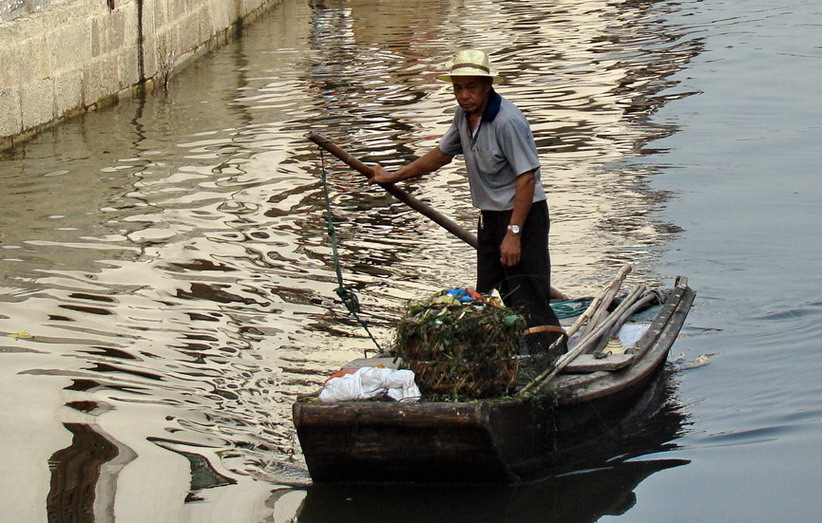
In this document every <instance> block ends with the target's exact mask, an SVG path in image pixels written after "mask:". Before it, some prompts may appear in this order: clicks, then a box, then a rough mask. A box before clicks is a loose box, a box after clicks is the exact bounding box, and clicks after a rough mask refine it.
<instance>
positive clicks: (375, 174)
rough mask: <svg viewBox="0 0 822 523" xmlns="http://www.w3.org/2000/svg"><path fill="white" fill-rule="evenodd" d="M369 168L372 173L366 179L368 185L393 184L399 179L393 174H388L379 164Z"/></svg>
mask: <svg viewBox="0 0 822 523" xmlns="http://www.w3.org/2000/svg"><path fill="white" fill-rule="evenodd" d="M370 167H371V169H372V171H371V176H369V177H368V183H378V184H386V183H394V182H396V181H397V180H398V179H399V178H398V177H397V176H396V175H395V174H394V173H389V172H388V171H386V170H385V169H383V168H382V166H381V165H379V164H374V165H371V166H370Z"/></svg>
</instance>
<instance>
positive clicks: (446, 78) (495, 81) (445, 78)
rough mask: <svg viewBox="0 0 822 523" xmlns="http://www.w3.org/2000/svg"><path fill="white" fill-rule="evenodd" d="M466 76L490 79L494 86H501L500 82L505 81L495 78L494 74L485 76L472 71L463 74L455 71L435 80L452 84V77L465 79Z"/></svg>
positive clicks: (485, 74) (498, 77)
mask: <svg viewBox="0 0 822 523" xmlns="http://www.w3.org/2000/svg"><path fill="white" fill-rule="evenodd" d="M466 76H477V77H481V78H491V82H492V83H493V84H494V85H497V84H501V83H502V82H504V81H505V79H503V78H502V77H500V76H497V75H494V74H487V73H477V72H476V71H475V70H473V69H472V70H469V71H468V72H464V73H460V72H459V70H456V71H454V72H452V73H451V74H444V75H442V76H438V77H437V80H440V81H443V82H448V83H454V80H453V79H454V77H466Z"/></svg>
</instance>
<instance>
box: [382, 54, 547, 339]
mask: <svg viewBox="0 0 822 523" xmlns="http://www.w3.org/2000/svg"><path fill="white" fill-rule="evenodd" d="M438 79H440V80H443V81H446V82H451V84H452V86H453V89H454V97H455V98H456V100H457V103H458V104H459V107H458V108H457V111H456V114H455V115H454V121H453V123H452V124H451V127H450V128H449V129H448V131H447V132H446V133H445V135H443V137H442V138H441V139H440V142H439V145H438V146H437V147H435V148H434V149H432V150H431V151H429V152H428V153H427V154H425V155H424V156H422V157H420V158H418V159H416V160H414V161H413V162H411V163H410V164H407V165H405V166H403V167H401V168H399V169H397V170H396V171H394V172H392V173H389V172H387V171H386V170H385V169H383V168H382V167H381V166H379V165H376V166H374V172H373V175H372V176H371V178H369V182H370V183H394V182H398V181H400V180H405V179H407V178H411V177H415V176H421V175H424V174H428V173H431V172H434V171H436V170H437V169H439V168H441V167H443V166H444V165H446V164H448V163H450V162H451V160H452V159H453V157H454V156H456V155H457V154H462V155H463V156H464V159H465V166H466V170H467V171H468V182H469V186H470V189H471V198H472V202H473V204H474V206H475V207H477V208H479V209H480V211H481V215H480V220H479V226H478V230H477V232H478V233H477V240H478V244H479V245H478V248H477V291H479V292H483V293H487V292H490V291H491V290H492V289H493V288H497V289H498V290H499V291H500V293H501V294H502V296H503V300H504V301H505V303H506V304H507V305H508V306H510V307H512V308H514V309H517V310H519V311H520V312H521V313H522V314H523V315H524V316H525V318H526V321H527V322H528V326H529V327H531V329H530V330H531V332H533V333H534V335H533V336H529V337H528V342H529V343H528V344H529V347H530V351H531V352H536V351H540V350H544V349H546V348H547V345H548V344H549V343H550V342H551V341H553V340H554V339H556V338H558V337H559V335H560V334H559V333H560V332H562V331H561V328H559V320H558V319H557V317H556V315H555V314H554V312H553V310H552V309H551V307H550V305H549V302H550V299H551V292H550V291H551V285H550V273H551V261H550V256H549V253H548V230H549V225H550V223H549V216H548V204H547V201H546V197H545V192H544V190H543V187H542V182H541V179H540V169H539V158H538V155H537V147H536V144H535V143H534V137H533V135H532V133H531V129H530V126H529V125H528V121H527V120H526V119H525V116H524V115H523V114H522V112H520V110H519V109H517V107H516V106H515V105H514V104H512V103H511V102H510V101H508V100H506V99H505V98H503V97H502V96H500V95H499V94H497V92H496V91H495V90H494V88H493V85H494V84H498V83H501V82H502V79H501V78H500V77H499V76H496V75H493V74H491V69H490V67H489V60H488V55H486V54H485V52H483V51H480V50H475V49H469V50H463V51H460V52H459V53H457V55H456V57H455V59H454V63H453V65H452V66H451V72H450V73H449V74H447V75H443V76H440V77H438Z"/></svg>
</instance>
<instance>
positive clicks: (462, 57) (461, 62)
mask: <svg viewBox="0 0 822 523" xmlns="http://www.w3.org/2000/svg"><path fill="white" fill-rule="evenodd" d="M454 76H487V77H488V78H492V79H493V83H495V84H500V83H502V82H503V80H502V78H500V77H499V76H497V75H495V74H492V73H491V67H490V64H489V62H488V55H487V54H486V53H485V51H480V50H479V49H464V50H462V51H460V52H458V53H457V56H455V57H454V63H453V64H452V65H451V72H450V73H449V74H444V75H442V76H438V77H437V80H442V81H443V82H452V81H453V80H452V77H454Z"/></svg>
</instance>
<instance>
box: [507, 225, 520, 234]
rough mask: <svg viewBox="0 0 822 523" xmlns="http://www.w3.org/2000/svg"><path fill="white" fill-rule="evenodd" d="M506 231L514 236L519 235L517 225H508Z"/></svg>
mask: <svg viewBox="0 0 822 523" xmlns="http://www.w3.org/2000/svg"><path fill="white" fill-rule="evenodd" d="M508 230H509V231H511V232H512V233H514V234H519V231H520V227H519V225H509V226H508Z"/></svg>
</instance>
